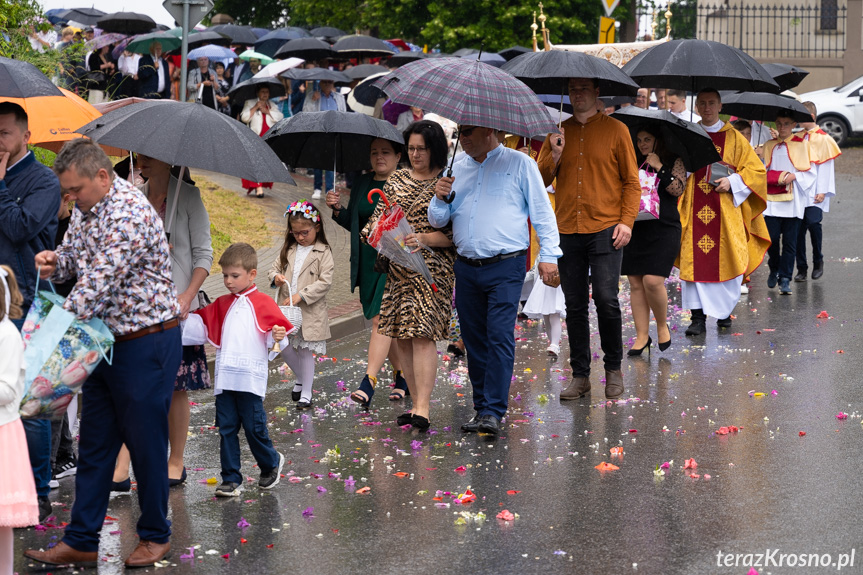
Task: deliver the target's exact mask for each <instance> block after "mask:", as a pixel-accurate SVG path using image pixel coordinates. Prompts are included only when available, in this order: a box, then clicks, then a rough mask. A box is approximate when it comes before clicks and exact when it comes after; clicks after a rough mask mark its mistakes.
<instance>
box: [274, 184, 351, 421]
mask: <svg viewBox="0 0 863 575" xmlns="http://www.w3.org/2000/svg"><path fill="white" fill-rule="evenodd" d="M285 217H286V218H287V220H288V223H287V230H286V231H285V242H284V244H283V245H282V250H281V253H280V254H279V259H277V260H276V261H274V262H273V266H272V268H271V269H270V273H269V274H268V277H269V278H270V281H271V282H272V284H271V287H277V286H278V287H279V294H278V296H277V300H278V302H279V304H280V305H295V306H299V308H300V310H301V311H302V314H303V321H302V325H301V326H300V329H299V330H298V331H297V332H296V333H295V334H294V335H291V336H289V337H288V342H289V343H290V345H287V346H284V347H283V349H282V358H283V359H284V360H285V362H286V363H287V364H288V367H290V368H291V371H293V372H294V374H295V375H296V376H297V381H296V383H295V384H294V389H293V391H292V392H291V399H293V400H294V401H296V402H297V409H301V410H302V409H309V408H311V407H312V383H313V382H314V379H315V354H318V355H324V354H326V353H327V340H328V339H329V338H330V323H329V311H328V309H327V292H329V291H330V287H332V283H333V271H334V270H335V261H334V260H333V251H332V250H331V249H330V245H329V244H328V243H327V237H326V234H324V228H323V224H322V222H321V213H320V210H318V209H317V208H316V207H315V205H314V204H312V203H311V202H309V201H308V200H300V201H298V202H294V203H293V204H291V205H290V206H288V209H287V210H286V211H285ZM289 284H290V290H289V289H288V286H289Z"/></svg>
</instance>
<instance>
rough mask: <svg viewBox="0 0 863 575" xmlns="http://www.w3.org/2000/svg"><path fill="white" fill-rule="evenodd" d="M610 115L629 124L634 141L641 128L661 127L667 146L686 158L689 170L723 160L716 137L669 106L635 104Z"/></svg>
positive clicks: (684, 160)
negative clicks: (680, 116)
mask: <svg viewBox="0 0 863 575" xmlns="http://www.w3.org/2000/svg"><path fill="white" fill-rule="evenodd" d="M611 117H613V118H615V119H617V120H620V121H621V122H623V123H624V124H626V125H627V127H628V128H629V133H630V134H632V141H633V145H634V144H635V137H636V135H637V134H638V130H639V128H641V127H644V126H645V125H651V124H652V125H654V126H656V127H658V128H659V131H660V133H661V136H662V141H663V143H664V144H665V147H666V149H668V151H669V152H671V153H672V154H674V155H676V156H678V157H680V159H681V160H683V165H684V166H685V167H686V170H687V171H688V172H695V171H696V170H698V169H700V168H703V167H704V166H706V165H708V164H712V163H713V162H721V161H722V156H720V155H719V152H717V151H716V146H715V145H714V144H713V140H711V139H710V136H709V135H708V134H707V132H705V131H704V128H702V127H701V125H700V124H696V123H694V122H688V121H686V120H681V119H680V118H678V117H677V116H675V115H674V114H672V113H671V112H668V111H667V110H643V109H642V108H638V107H636V106H627V107H626V108H621V109H620V110H618V111H616V112H615V113H614V114H612V115H611Z"/></svg>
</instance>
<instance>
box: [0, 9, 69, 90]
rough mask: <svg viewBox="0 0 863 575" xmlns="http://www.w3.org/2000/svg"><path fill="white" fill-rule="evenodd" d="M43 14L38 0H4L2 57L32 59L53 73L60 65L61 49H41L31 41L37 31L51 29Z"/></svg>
mask: <svg viewBox="0 0 863 575" xmlns="http://www.w3.org/2000/svg"><path fill="white" fill-rule="evenodd" d="M41 16H42V9H41V8H40V7H39V4H37V3H36V1H35V0H0V56H3V57H4V58H15V59H18V60H24V61H27V62H30V63H31V64H33V65H35V66H36V67H37V68H39V69H40V70H42V71H43V72H44V73H45V74H47V75H49V76H50V75H51V74H52V73H53V72H54V70H56V68H57V61H58V54H57V52H55V51H54V50H48V51H46V52H37V51H35V50H33V48H32V47H31V46H30V41H29V40H28V38H29V36H30V35H31V34H32V33H33V32H34V31H37V30H38V31H45V30H48V29H50V28H51V24H50V23H49V22H48V21H47V20H45V21H43V20H42V18H41Z"/></svg>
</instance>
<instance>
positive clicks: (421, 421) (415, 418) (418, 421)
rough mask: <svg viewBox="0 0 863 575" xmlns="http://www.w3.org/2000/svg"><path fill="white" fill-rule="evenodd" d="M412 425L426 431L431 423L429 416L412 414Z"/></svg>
mask: <svg viewBox="0 0 863 575" xmlns="http://www.w3.org/2000/svg"><path fill="white" fill-rule="evenodd" d="M411 425H412V426H413V427H415V428H417V429H419V430H420V431H425V430H426V429H428V428H429V426H430V425H431V423H430V422H429V420H428V418H426V417H423V416H422V415H412V416H411Z"/></svg>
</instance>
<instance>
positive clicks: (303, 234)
mask: <svg viewBox="0 0 863 575" xmlns="http://www.w3.org/2000/svg"><path fill="white" fill-rule="evenodd" d="M310 231H312V230H303V231H300V232H291V235H292V236H294V237H295V238H304V237H306V236H307V235H309V232H310Z"/></svg>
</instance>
